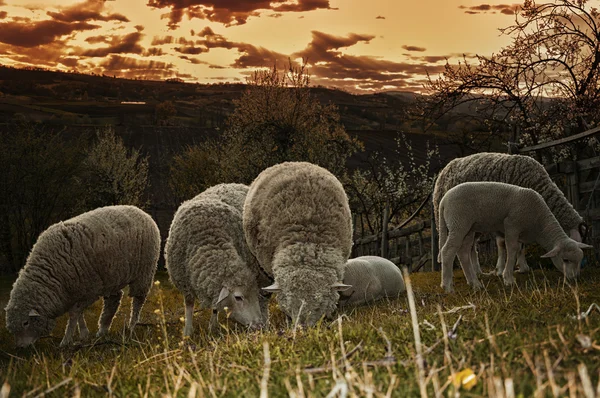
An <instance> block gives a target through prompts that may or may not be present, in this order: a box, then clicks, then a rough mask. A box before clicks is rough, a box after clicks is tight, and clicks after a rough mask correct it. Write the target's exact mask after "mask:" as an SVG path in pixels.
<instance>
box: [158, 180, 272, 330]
mask: <svg viewBox="0 0 600 398" xmlns="http://www.w3.org/2000/svg"><path fill="white" fill-rule="evenodd" d="M247 193H248V186H246V185H243V184H220V185H216V186H213V187H211V188H208V189H207V190H205V191H204V192H202V193H201V194H199V195H197V196H196V197H194V198H193V199H190V200H187V201H185V202H183V203H182V204H181V206H179V208H178V209H177V212H176V213H175V216H174V218H173V221H172V223H171V227H170V229H169V236H168V238H167V242H166V244H165V254H164V256H165V262H166V268H167V270H168V272H169V276H170V279H171V281H172V283H173V284H174V285H175V287H177V289H179V291H181V293H182V294H183V296H184V305H185V326H184V329H183V335H184V336H190V335H191V334H192V332H193V324H192V319H193V313H194V301H195V299H198V301H199V302H200V305H201V306H202V307H204V308H212V309H213V314H212V316H211V318H210V322H209V329H210V331H211V332H213V333H214V332H216V331H217V330H218V317H217V315H218V312H219V311H223V310H224V309H225V308H227V309H229V310H230V311H231V318H232V319H233V320H235V321H237V322H239V323H241V324H242V325H246V326H249V327H251V328H258V327H260V326H262V324H263V322H264V321H265V320H266V316H267V315H266V310H267V308H266V299H263V298H262V294H261V291H260V290H259V283H261V284H262V285H261V287H262V286H267V285H268V284H270V283H271V282H270V280H269V279H268V278H267V277H266V275H265V274H264V272H262V270H261V268H260V266H259V265H258V263H257V261H256V258H255V257H254V256H253V255H252V253H251V252H250V251H249V249H248V246H247V244H246V241H245V237H244V232H243V230H242V210H243V206H244V200H245V198H246V194H247ZM261 307H262V311H261Z"/></svg>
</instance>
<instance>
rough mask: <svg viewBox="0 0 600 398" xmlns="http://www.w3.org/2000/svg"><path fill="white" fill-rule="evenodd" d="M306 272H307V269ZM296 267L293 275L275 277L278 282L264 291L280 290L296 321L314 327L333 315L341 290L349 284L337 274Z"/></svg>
mask: <svg viewBox="0 0 600 398" xmlns="http://www.w3.org/2000/svg"><path fill="white" fill-rule="evenodd" d="M305 272H306V271H305ZM305 272H302V270H296V272H294V275H293V276H292V275H289V276H292V277H289V276H288V277H286V278H280V279H279V280H278V278H277V277H276V278H275V281H276V282H275V283H274V284H273V285H271V286H269V287H267V288H264V290H266V291H268V292H272V293H276V295H277V302H278V303H279V307H280V308H281V310H282V311H283V312H284V313H285V314H286V315H287V316H288V317H290V318H291V320H292V322H294V323H296V322H297V323H298V324H300V325H304V326H313V325H314V324H315V323H317V322H318V321H319V320H320V319H321V318H322V317H324V316H325V317H328V316H330V315H331V314H332V313H333V312H334V311H335V309H336V307H337V302H338V299H339V293H338V291H340V290H342V289H345V288H346V287H347V286H346V285H343V284H341V283H339V282H338V281H337V278H336V276H335V274H334V275H324V274H320V273H316V272H314V271H313V272H310V271H308V272H306V273H307V275H302V274H304V273H305Z"/></svg>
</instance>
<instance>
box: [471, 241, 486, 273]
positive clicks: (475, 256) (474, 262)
mask: <svg viewBox="0 0 600 398" xmlns="http://www.w3.org/2000/svg"><path fill="white" fill-rule="evenodd" d="M477 240H478V239H475V240H473V245H471V267H473V270H475V275H481V274H483V272H481V264H480V263H479V253H478V252H477Z"/></svg>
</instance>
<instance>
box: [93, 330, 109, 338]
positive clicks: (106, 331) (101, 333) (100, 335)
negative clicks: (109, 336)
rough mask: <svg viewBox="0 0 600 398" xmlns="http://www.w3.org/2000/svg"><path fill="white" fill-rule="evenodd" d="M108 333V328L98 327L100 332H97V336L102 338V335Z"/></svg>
mask: <svg viewBox="0 0 600 398" xmlns="http://www.w3.org/2000/svg"><path fill="white" fill-rule="evenodd" d="M106 333H108V330H106V329H98V332H96V338H98V339H99V338H100V337H102V336H105V335H106Z"/></svg>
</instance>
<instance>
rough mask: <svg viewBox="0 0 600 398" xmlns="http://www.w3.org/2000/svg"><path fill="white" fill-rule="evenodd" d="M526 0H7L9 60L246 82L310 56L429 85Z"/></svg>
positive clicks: (494, 45)
mask: <svg viewBox="0 0 600 398" xmlns="http://www.w3.org/2000/svg"><path fill="white" fill-rule="evenodd" d="M517 7H518V4H516V3H506V2H504V3H502V2H498V3H493V2H492V3H482V2H481V0H479V1H470V0H420V1H415V0H412V1H407V0H278V1H269V0H83V1H82V0H76V1H73V0H0V63H1V64H5V65H13V66H18V67H24V66H39V67H43V68H48V69H56V70H65V71H68V70H76V71H78V72H83V73H97V74H107V75H111V76H112V75H116V76H119V77H126V78H140V79H152V80H160V79H166V78H172V77H178V78H180V79H183V80H185V81H189V82H199V83H216V82H245V81H246V78H247V77H248V76H249V75H250V74H251V73H252V72H253V71H255V70H257V69H261V68H268V67H272V66H273V65H274V64H275V63H276V64H277V65H278V67H281V68H283V67H285V66H286V65H287V63H288V60H290V59H291V60H292V61H293V62H298V61H301V60H302V59H306V60H307V61H308V66H309V73H310V75H311V83H312V84H319V85H323V86H327V87H337V88H342V89H345V90H348V91H350V92H354V93H370V92H379V91H392V90H398V91H422V90H423V84H424V82H425V79H426V73H429V74H430V75H432V76H436V75H437V74H439V73H440V72H442V71H443V68H444V64H445V62H446V58H447V59H448V60H449V61H450V62H451V63H455V62H457V61H458V60H459V59H461V58H462V57H463V55H466V56H467V57H472V56H473V55H474V54H481V55H490V54H492V53H493V52H497V51H498V50H500V49H501V48H502V46H504V45H506V44H508V43H509V41H510V40H509V38H508V37H506V36H502V35H500V32H499V31H498V28H501V27H506V26H508V25H510V24H511V23H513V22H514V18H515V15H514V10H515V9H516V8H517Z"/></svg>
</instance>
